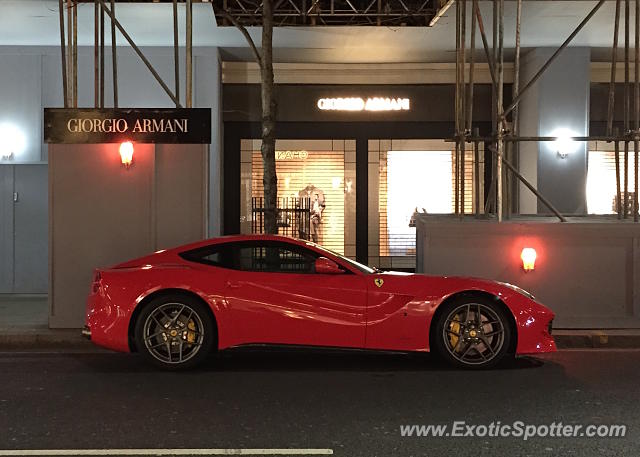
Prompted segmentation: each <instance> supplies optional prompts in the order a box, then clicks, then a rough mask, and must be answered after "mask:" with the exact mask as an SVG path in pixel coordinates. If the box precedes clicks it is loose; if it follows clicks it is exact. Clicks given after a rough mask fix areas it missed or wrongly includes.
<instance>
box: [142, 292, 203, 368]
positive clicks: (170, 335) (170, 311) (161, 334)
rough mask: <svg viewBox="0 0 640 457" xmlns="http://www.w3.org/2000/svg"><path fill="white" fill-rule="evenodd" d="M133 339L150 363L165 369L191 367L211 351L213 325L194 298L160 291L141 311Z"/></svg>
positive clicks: (200, 304)
mask: <svg viewBox="0 0 640 457" xmlns="http://www.w3.org/2000/svg"><path fill="white" fill-rule="evenodd" d="M135 339H136V346H137V348H138V350H139V351H140V352H141V353H142V354H143V355H144V357H145V358H146V359H147V360H148V361H150V362H151V363H153V364H154V365H156V366H159V367H161V368H164V369H168V370H180V369H186V368H193V367H195V366H196V365H198V364H199V363H201V362H202V360H203V359H205V358H206V357H207V354H208V353H209V352H210V351H211V348H212V347H213V345H214V342H215V325H214V323H213V320H212V318H211V313H210V312H209V311H208V310H207V309H206V307H205V305H204V304H203V303H202V302H201V301H200V300H198V299H197V298H194V297H189V296H187V295H181V294H170V295H163V296H160V297H157V298H155V299H153V300H152V301H151V302H150V303H148V304H147V306H145V308H144V309H143V310H142V311H141V313H140V315H139V316H138V320H137V321H136V327H135Z"/></svg>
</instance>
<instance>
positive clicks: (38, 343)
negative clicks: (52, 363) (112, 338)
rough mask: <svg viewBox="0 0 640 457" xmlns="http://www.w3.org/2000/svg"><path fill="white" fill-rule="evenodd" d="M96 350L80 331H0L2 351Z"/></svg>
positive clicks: (0, 348) (0, 347)
mask: <svg viewBox="0 0 640 457" xmlns="http://www.w3.org/2000/svg"><path fill="white" fill-rule="evenodd" d="M93 348H96V346H95V345H93V344H92V343H91V342H90V341H89V340H87V339H86V338H83V337H82V335H81V334H80V329H64V330H52V329H46V330H35V331H34V330H31V329H30V330H28V331H23V332H18V331H16V330H14V329H12V330H10V331H8V332H6V333H4V332H1V331H0V350H13V349H18V350H20V349H31V350H34V349H87V350H91V349H93Z"/></svg>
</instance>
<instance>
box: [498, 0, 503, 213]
mask: <svg viewBox="0 0 640 457" xmlns="http://www.w3.org/2000/svg"><path fill="white" fill-rule="evenodd" d="M497 63H498V100H497V112H496V114H497V116H496V133H497V135H496V143H497V155H498V160H496V215H497V217H498V222H502V218H503V215H502V210H503V207H502V204H503V201H502V199H503V188H502V162H503V160H504V129H503V128H502V120H503V119H504V115H503V113H502V111H503V108H504V106H503V89H504V0H498V62H497Z"/></svg>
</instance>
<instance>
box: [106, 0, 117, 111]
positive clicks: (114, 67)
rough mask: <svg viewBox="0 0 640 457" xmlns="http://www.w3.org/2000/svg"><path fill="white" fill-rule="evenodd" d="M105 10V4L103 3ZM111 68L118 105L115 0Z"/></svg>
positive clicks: (112, 1) (113, 5)
mask: <svg viewBox="0 0 640 457" xmlns="http://www.w3.org/2000/svg"><path fill="white" fill-rule="evenodd" d="M102 10H103V11H104V5H102ZM111 13H112V14H113V16H109V17H110V18H111V69H112V72H113V107H114V108H117V107H118V51H117V48H116V22H115V20H114V18H115V17H116V3H115V0H111Z"/></svg>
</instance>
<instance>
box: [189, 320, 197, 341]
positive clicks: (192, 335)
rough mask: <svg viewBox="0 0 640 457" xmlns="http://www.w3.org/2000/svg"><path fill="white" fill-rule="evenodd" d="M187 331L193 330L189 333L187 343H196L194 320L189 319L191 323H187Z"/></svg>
mask: <svg viewBox="0 0 640 457" xmlns="http://www.w3.org/2000/svg"><path fill="white" fill-rule="evenodd" d="M187 329H189V330H191V331H190V332H189V331H188V332H187V343H195V342H196V334H195V330H196V323H195V322H194V321H193V319H189V322H188V323H187Z"/></svg>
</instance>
